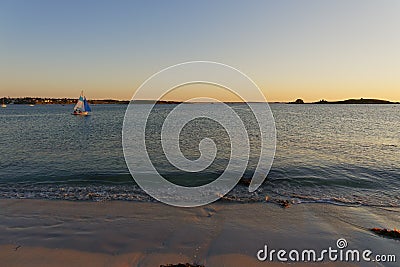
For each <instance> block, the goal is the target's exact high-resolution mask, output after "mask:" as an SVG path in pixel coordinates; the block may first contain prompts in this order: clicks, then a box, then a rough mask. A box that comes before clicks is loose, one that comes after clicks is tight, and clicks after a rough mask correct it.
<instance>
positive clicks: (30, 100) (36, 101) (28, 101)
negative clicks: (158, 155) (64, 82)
mask: <svg viewBox="0 0 400 267" xmlns="http://www.w3.org/2000/svg"><path fill="white" fill-rule="evenodd" d="M3 102H4V104H7V105H8V104H16V105H52V104H59V105H71V104H75V103H76V102H77V99H76V98H42V97H17V98H12V97H3V98H0V103H3ZM88 102H89V103H90V104H95V105H96V104H125V105H127V104H129V103H130V102H131V101H129V100H115V99H89V100H88ZM133 102H134V103H137V104H154V103H157V104H181V103H186V104H201V103H212V104H214V103H219V102H181V101H164V100H162V101H157V100H134V101H133ZM224 103H225V104H241V103H243V102H224ZM249 103H262V102H249ZM270 103H279V104H285V103H286V104H400V102H391V101H387V100H380V99H367V98H365V99H364V98H360V99H347V100H341V101H327V100H324V99H322V100H320V101H318V102H304V101H303V100H302V99H297V100H296V101H293V102H270Z"/></svg>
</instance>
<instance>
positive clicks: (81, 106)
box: [72, 91, 92, 116]
mask: <svg viewBox="0 0 400 267" xmlns="http://www.w3.org/2000/svg"><path fill="white" fill-rule="evenodd" d="M90 111H92V109H91V108H90V106H89V103H88V102H87V100H86V97H85V96H84V95H83V91H82V92H81V95H80V96H79V99H78V102H77V103H76V105H75V107H74V112H73V113H72V114H73V115H80V116H88V115H89V112H90Z"/></svg>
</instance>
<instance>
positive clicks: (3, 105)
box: [1, 98, 7, 108]
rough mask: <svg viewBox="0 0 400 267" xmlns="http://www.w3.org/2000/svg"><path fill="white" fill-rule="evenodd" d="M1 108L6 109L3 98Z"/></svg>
mask: <svg viewBox="0 0 400 267" xmlns="http://www.w3.org/2000/svg"><path fill="white" fill-rule="evenodd" d="M1 107H2V108H6V107H7V105H6V104H4V98H3V104H1Z"/></svg>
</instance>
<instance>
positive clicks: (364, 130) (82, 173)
mask: <svg viewBox="0 0 400 267" xmlns="http://www.w3.org/2000/svg"><path fill="white" fill-rule="evenodd" d="M138 105H143V108H144V107H145V105H147V104H138ZM188 105H189V104H188ZM190 105H191V108H192V109H194V110H195V109H203V110H208V111H210V112H212V111H213V110H214V111H216V109H217V108H218V104H212V103H200V104H190ZM258 105H265V104H262V103H260V104H258ZM127 107H128V106H127V105H119V104H109V105H100V104H99V105H93V106H92V110H93V112H92V114H91V116H87V117H81V116H73V115H71V111H72V109H73V106H71V105H36V106H27V105H8V106H7V108H1V109H0V125H1V128H0V136H1V138H0V198H13V199H58V200H71V201H111V200H126V201H156V200H154V199H153V198H152V197H151V196H149V195H148V194H147V193H146V192H144V191H143V190H142V189H141V188H140V187H139V186H138V185H137V184H136V183H135V181H134V179H133V178H132V176H131V174H130V172H129V169H128V167H127V164H126V162H125V158H124V154H123V148H122V126H123V120H124V115H125V111H126V109H127ZM175 107H176V105H173V104H162V105H156V106H155V107H154V108H153V110H152V116H151V118H150V119H149V121H148V125H147V126H148V129H149V131H148V135H146V145H147V146H148V153H149V157H150V158H151V160H152V163H153V165H154V166H155V168H156V169H157V171H158V172H159V173H160V174H161V175H162V176H164V177H165V179H167V180H169V181H171V182H173V183H176V184H179V185H184V186H198V185H203V184H206V183H209V182H210V181H212V180H215V179H217V178H218V177H219V176H220V175H221V174H222V173H223V172H224V170H225V168H226V166H227V164H228V162H229V157H230V155H231V154H230V152H231V148H232V147H231V144H230V139H229V135H227V133H226V131H225V130H224V127H222V126H221V125H219V124H218V123H217V122H215V121H213V120H210V119H206V118H203V119H202V118H200V119H198V120H194V121H192V122H190V123H188V124H187V125H186V126H185V127H184V128H183V129H182V132H181V134H180V141H179V144H180V149H181V151H182V153H183V155H185V157H186V158H188V159H190V160H195V159H197V158H199V156H200V151H199V142H200V141H201V140H202V139H204V138H211V139H212V140H213V141H214V143H215V145H216V148H217V153H216V157H215V159H214V161H213V162H212V164H211V165H210V166H209V167H207V168H206V169H205V170H203V171H201V172H198V173H191V172H184V171H182V170H179V169H177V168H176V167H175V166H173V165H172V164H171V163H170V162H168V159H167V158H166V157H165V155H164V154H163V150H162V146H160V142H161V141H160V140H161V135H160V129H162V125H163V121H164V120H165V118H166V116H167V115H168V114H169V113H170V112H171V110H173V109H174V108H175ZM230 107H231V108H232V109H233V110H234V111H235V112H236V113H237V114H239V117H240V118H241V119H242V120H243V121H246V125H247V126H246V127H247V130H248V132H249V141H250V145H251V150H250V152H251V153H250V155H249V156H250V157H249V162H248V164H247V168H246V171H245V173H244V174H243V177H242V179H241V181H240V182H239V183H238V184H237V185H236V186H235V187H234V188H233V189H232V190H231V191H230V192H229V193H228V194H227V195H226V196H224V197H223V198H222V199H221V200H219V201H221V202H234V203H235V202H239V203H248V202H266V200H269V201H276V202H278V203H279V202H281V201H287V202H289V203H293V204H305V203H315V202H323V203H331V204H335V205H348V206H376V207H400V105H391V104H386V105H376V104H374V105H362V104H356V105H344V104H340V105H335V104H305V105H294V104H270V108H271V110H272V113H273V116H274V119H275V125H276V136H277V141H276V153H275V158H274V161H273V164H272V167H271V170H270V172H269V173H268V175H267V178H266V180H265V182H264V183H263V184H262V185H261V186H260V187H259V188H258V189H257V190H256V191H255V192H251V193H250V192H249V190H248V180H249V179H250V178H251V177H252V174H253V173H254V170H255V166H256V165H257V163H258V160H259V153H258V152H259V146H260V140H259V138H258V137H259V134H257V131H258V130H257V123H256V122H255V121H254V116H253V115H252V113H251V112H250V110H249V108H248V106H247V105H246V104H230ZM261 164H262V162H261Z"/></svg>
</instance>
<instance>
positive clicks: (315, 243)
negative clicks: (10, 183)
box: [0, 199, 400, 267]
mask: <svg viewBox="0 0 400 267" xmlns="http://www.w3.org/2000/svg"><path fill="white" fill-rule="evenodd" d="M0 207H1V208H0V232H1V239H0V243H1V244H0V245H1V249H0V251H1V252H0V261H1V262H2V263H3V264H4V263H6V265H5V266H160V265H162V264H165V265H167V264H177V263H191V264H193V263H196V264H201V265H204V266H207V267H210V266H267V265H268V266H271V262H268V261H265V262H261V261H259V260H258V259H257V256H256V255H257V252H258V251H259V250H260V249H262V248H263V247H264V245H268V247H270V248H273V249H277V250H278V249H282V248H284V249H288V250H289V249H299V250H301V249H315V250H318V249H322V248H327V247H329V246H331V247H335V246H336V240H337V239H339V238H344V239H346V241H347V242H348V248H349V249H350V248H351V249H360V250H365V249H369V250H371V251H373V252H374V253H375V254H396V255H397V257H400V255H399V254H400V246H399V245H400V243H399V241H397V240H394V239H389V238H384V237H381V236H377V235H375V234H374V233H372V232H370V231H369V230H368V228H372V227H382V228H392V229H393V228H395V227H396V226H397V227H398V222H399V221H400V216H399V210H398V209H388V208H384V209H383V208H370V207H344V206H335V205H328V204H302V205H294V206H291V207H290V208H286V209H284V208H281V207H279V206H277V205H274V204H269V203H255V204H254V203H253V204H226V203H214V204H212V205H208V206H205V207H200V208H174V207H170V206H167V205H164V204H161V203H141V202H128V201H109V202H77V201H48V200H10V199H3V200H1V201H0ZM282 264H283V263H280V262H278V261H276V262H272V265H277V266H281V265H282ZM292 264H293V263H292ZM320 264H321V263H318V265H320ZM324 264H325V265H327V266H368V265H370V266H377V265H378V266H379V264H377V263H370V264H368V263H366V262H359V263H346V262H335V263H332V262H324ZM391 264H392V265H390V264H388V263H385V264H384V266H396V265H395V263H391ZM299 265H305V264H304V263H299Z"/></svg>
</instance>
